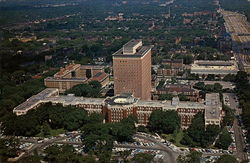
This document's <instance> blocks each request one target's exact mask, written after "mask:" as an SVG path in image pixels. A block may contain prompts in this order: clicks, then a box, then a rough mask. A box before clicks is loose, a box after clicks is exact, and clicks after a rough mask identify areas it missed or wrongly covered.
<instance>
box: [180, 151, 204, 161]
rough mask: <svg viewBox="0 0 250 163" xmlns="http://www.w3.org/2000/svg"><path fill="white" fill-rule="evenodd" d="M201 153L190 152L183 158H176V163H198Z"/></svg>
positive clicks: (181, 156)
mask: <svg viewBox="0 0 250 163" xmlns="http://www.w3.org/2000/svg"><path fill="white" fill-rule="evenodd" d="M201 156H202V153H200V152H196V151H192V152H190V154H188V155H186V156H183V155H179V157H178V158H177V162H178V163H200V160H201Z"/></svg>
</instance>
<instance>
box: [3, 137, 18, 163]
mask: <svg viewBox="0 0 250 163" xmlns="http://www.w3.org/2000/svg"><path fill="white" fill-rule="evenodd" d="M18 147H19V141H18V140H17V139H15V138H7V139H2V138H1V139H0V162H7V159H8V158H11V157H16V156H17V151H18Z"/></svg>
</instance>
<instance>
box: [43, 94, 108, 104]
mask: <svg viewBox="0 0 250 163" xmlns="http://www.w3.org/2000/svg"><path fill="white" fill-rule="evenodd" d="M104 100H105V99H104V98H86V97H76V96H70V95H67V96H55V97H47V98H45V99H44V102H52V103H61V104H63V105H78V104H96V105H101V104H103V101H104Z"/></svg>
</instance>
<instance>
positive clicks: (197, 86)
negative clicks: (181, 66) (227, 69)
mask: <svg viewBox="0 0 250 163" xmlns="http://www.w3.org/2000/svg"><path fill="white" fill-rule="evenodd" d="M194 88H197V89H201V90H203V89H204V88H205V83H204V82H198V83H195V84H194Z"/></svg>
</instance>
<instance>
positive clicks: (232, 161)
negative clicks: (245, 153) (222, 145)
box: [216, 155, 238, 163]
mask: <svg viewBox="0 0 250 163" xmlns="http://www.w3.org/2000/svg"><path fill="white" fill-rule="evenodd" d="M216 163H238V161H237V160H236V158H235V157H234V156H232V155H222V156H221V157H220V158H219V159H218V160H217V161H216Z"/></svg>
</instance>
